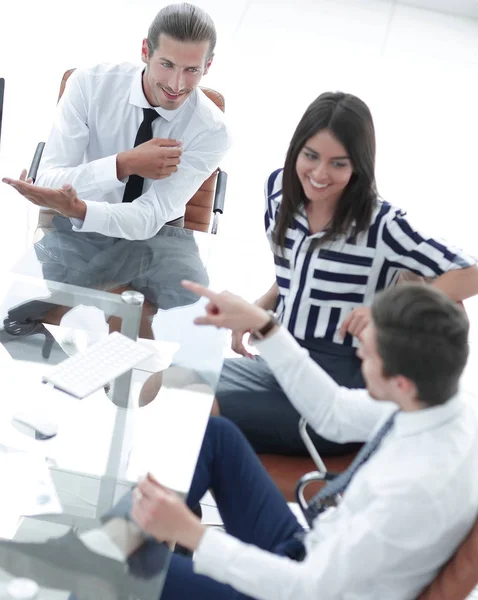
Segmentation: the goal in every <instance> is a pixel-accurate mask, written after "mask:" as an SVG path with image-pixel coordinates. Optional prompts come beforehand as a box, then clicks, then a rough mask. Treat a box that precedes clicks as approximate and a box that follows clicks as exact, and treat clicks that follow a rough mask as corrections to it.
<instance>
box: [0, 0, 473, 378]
mask: <svg viewBox="0 0 478 600" xmlns="http://www.w3.org/2000/svg"><path fill="white" fill-rule="evenodd" d="M460 1H461V0H457V4H459V3H460ZM197 3H198V4H200V5H201V6H203V7H204V8H205V9H206V10H208V11H209V12H210V14H211V15H212V16H213V18H214V19H215V21H216V24H217V27H218V34H219V42H218V46H217V52H216V58H215V61H214V64H213V67H212V69H211V71H210V73H209V74H208V75H207V77H206V78H205V79H204V80H203V83H204V85H208V86H210V87H215V88H217V89H218V90H220V91H222V92H223V93H224V95H225V97H226V113H227V117H228V121H229V123H230V126H231V129H232V131H233V135H234V138H235V144H234V147H233V149H232V150H231V152H230V154H229V156H228V157H227V159H226V160H225V162H224V165H223V166H224V167H225V168H226V170H227V171H228V173H229V183H228V193H227V204H226V214H225V215H224V218H223V221H222V229H221V235H222V236H223V237H224V238H225V239H226V240H230V252H229V253H228V254H227V255H225V267H226V266H227V269H224V281H225V285H227V287H229V288H230V289H232V290H234V291H237V292H240V293H242V294H243V295H244V296H246V297H247V298H248V299H254V298H255V297H257V296H258V295H259V294H260V293H261V292H263V291H264V290H265V288H266V287H268V285H269V282H270V281H271V280H272V273H273V271H272V261H271V257H270V253H269V250H268V248H267V244H266V241H265V239H264V235H263V193H262V190H263V183H264V180H265V177H266V176H267V174H268V173H269V172H270V171H272V170H273V169H275V168H277V167H279V166H280V165H281V164H282V162H283V158H284V155H285V152H286V150H287V144H288V141H289V139H290V137H291V135H292V132H293V130H294V127H295V125H296V124H297V122H298V120H299V118H300V116H301V115H302V113H303V111H304V110H305V108H306V107H307V105H308V104H309V103H310V102H311V101H312V100H313V99H314V98H315V97H316V96H317V95H319V94H320V93H321V92H324V91H327V90H337V89H341V90H344V91H347V92H352V93H354V94H356V95H359V96H360V97H362V98H363V99H364V100H365V101H366V102H367V103H368V104H369V106H370V107H371V109H372V112H373V115H374V118H375V124H376V130H377V141H378V159H377V181H378V186H379V190H380V192H381V194H382V195H383V196H384V197H385V198H386V199H387V200H389V201H391V202H392V203H394V204H396V205H399V206H401V207H402V208H405V209H407V210H408V213H409V216H410V217H411V218H412V220H413V221H414V222H415V223H417V224H418V225H419V226H420V227H422V228H423V229H424V230H426V231H428V232H430V233H432V234H438V235H442V236H444V237H446V238H447V239H449V240H450V241H453V242H454V243H456V244H457V245H459V246H462V247H463V248H465V249H466V250H467V251H468V252H470V253H472V254H474V255H478V236H476V220H477V216H478V208H477V206H478V202H477V200H478V191H477V186H476V140H477V139H478V111H477V109H476V107H477V106H478V20H473V19H467V18H464V17H454V16H450V15H445V14H441V13H438V12H432V11H427V10H423V9H419V8H413V7H410V6H406V5H402V4H398V3H397V2H395V1H391V0H287V1H286V0H235V2H225V1H224V0H197ZM164 4H165V3H164ZM76 6H77V9H76V11H75V9H73V8H72V4H71V3H69V2H61V1H60V0H44V1H43V2H36V1H34V0H24V1H23V2H21V3H18V2H17V3H9V4H8V7H7V6H2V8H1V14H0V76H4V77H5V78H6V82H7V84H6V102H5V109H4V122H3V138H2V146H1V149H0V177H1V176H5V175H10V176H11V175H16V174H18V173H19V172H20V170H21V169H22V168H23V167H24V166H26V165H28V163H29V161H30V159H31V156H32V154H33V151H34V148H35V145H36V143H37V141H39V140H41V139H45V137H46V136H47V134H48V130H49V127H50V124H51V121H52V117H53V112H54V108H55V102H56V95H57V90H58V84H59V81H60V78H61V75H62V73H63V72H64V71H65V70H66V69H67V68H70V67H73V66H80V65H86V64H92V63H95V62H111V61H123V60H127V61H132V62H136V61H137V60H138V59H139V53H140V45H141V39H142V38H143V37H144V35H145V32H146V29H147V26H148V24H149V22H150V20H151V19H152V18H153V16H154V14H155V13H156V11H157V10H159V9H160V8H161V6H162V4H161V3H160V4H158V3H157V2H153V1H152V0H134V1H133V0H115V1H113V0H101V2H97V1H93V0H83V2H82V3H81V8H80V5H76ZM0 190H1V200H2V207H3V214H4V218H5V222H7V223H8V226H7V227H3V229H2V235H1V236H0V256H1V265H0V268H3V269H7V268H8V267H9V266H11V265H12V264H13V263H14V262H15V261H16V260H17V259H18V257H19V256H20V255H21V254H22V253H23V252H24V250H25V248H26V247H27V245H28V244H29V242H30V240H31V235H32V226H33V223H34V222H35V220H36V215H35V209H34V208H32V207H31V206H29V205H27V203H26V202H25V201H23V199H22V198H20V197H19V196H17V195H16V194H15V193H13V192H12V191H11V190H10V189H8V188H7V187H6V186H3V185H2V184H0ZM467 309H468V311H469V313H470V315H471V317H472V323H475V322H476V321H477V319H476V318H475V314H476V313H478V301H477V300H472V301H470V302H468V303H467ZM476 328H477V326H476V325H474V329H476ZM474 338H475V333H474V331H473V334H472V349H474V346H475V343H474ZM473 363H474V361H473V362H471V363H470V366H469V368H468V370H467V375H466V378H465V382H466V385H467V386H468V387H470V389H472V388H474V387H475V381H476V376H475V375H474V372H473V368H472V364H473Z"/></svg>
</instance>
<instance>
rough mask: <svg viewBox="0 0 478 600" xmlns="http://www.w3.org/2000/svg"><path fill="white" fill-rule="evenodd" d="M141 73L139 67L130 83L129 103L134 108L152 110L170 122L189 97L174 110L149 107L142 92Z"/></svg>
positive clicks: (142, 70) (141, 69)
mask: <svg viewBox="0 0 478 600" xmlns="http://www.w3.org/2000/svg"><path fill="white" fill-rule="evenodd" d="M143 72H144V67H141V68H139V69H138V71H137V72H136V73H135V74H134V77H133V81H132V83H131V90H130V93H129V103H130V104H133V105H134V106H139V107H140V108H152V109H153V110H155V111H156V112H157V113H158V115H159V116H160V117H163V119H166V121H172V120H173V119H174V118H175V117H176V115H178V114H179V113H180V112H181V111H182V110H183V108H184V107H185V106H186V104H187V103H188V102H189V100H190V97H189V98H187V99H186V101H185V102H183V104H181V106H180V107H179V108H177V109H176V110H166V109H165V108H162V107H161V106H151V104H150V103H149V102H148V100H147V99H146V96H145V95H144V92H143V81H142V77H143Z"/></svg>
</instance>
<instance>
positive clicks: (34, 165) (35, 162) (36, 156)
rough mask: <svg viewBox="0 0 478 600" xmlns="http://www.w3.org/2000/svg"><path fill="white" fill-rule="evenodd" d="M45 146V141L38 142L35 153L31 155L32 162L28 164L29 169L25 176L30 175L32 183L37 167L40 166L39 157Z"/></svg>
mask: <svg viewBox="0 0 478 600" xmlns="http://www.w3.org/2000/svg"><path fill="white" fill-rule="evenodd" d="M44 147H45V142H40V143H39V144H38V146H37V149H36V150H35V154H34V155H33V160H32V164H31V165H30V169H29V171H28V175H27V178H28V179H29V178H30V177H31V178H32V179H33V183H35V179H36V178H37V173H38V167H39V166H40V161H41V157H42V154H43V148H44Z"/></svg>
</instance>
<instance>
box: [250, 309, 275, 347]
mask: <svg viewBox="0 0 478 600" xmlns="http://www.w3.org/2000/svg"><path fill="white" fill-rule="evenodd" d="M267 314H268V315H269V317H270V319H269V320H268V321H267V323H266V324H265V325H263V326H262V327H261V328H260V329H254V330H253V331H251V333H250V335H249V340H250V341H251V342H260V341H261V340H263V339H264V338H265V337H266V335H267V334H268V333H269V331H270V330H271V329H273V328H274V327H275V326H276V325H277V326H280V323H279V319H278V317H277V315H276V313H275V312H274V311H273V310H268V311H267Z"/></svg>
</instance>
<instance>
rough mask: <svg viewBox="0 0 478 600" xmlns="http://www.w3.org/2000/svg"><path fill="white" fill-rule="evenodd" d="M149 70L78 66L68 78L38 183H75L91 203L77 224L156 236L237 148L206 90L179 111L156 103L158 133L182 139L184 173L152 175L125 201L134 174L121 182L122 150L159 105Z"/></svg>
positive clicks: (104, 230) (155, 129) (132, 235)
mask: <svg viewBox="0 0 478 600" xmlns="http://www.w3.org/2000/svg"><path fill="white" fill-rule="evenodd" d="M142 71H143V68H141V67H138V66H136V65H131V64H127V63H123V64H120V65H98V66H95V67H93V68H90V69H77V70H75V72H74V73H73V74H72V75H71V76H70V78H69V79H68V81H67V84H66V88H65V91H64V93H63V96H62V97H61V100H60V102H59V104H58V110H57V115H56V119H55V122H54V124H53V128H52V131H51V134H50V137H49V139H48V142H47V144H46V146H45V151H44V153H43V158H42V161H41V165H40V169H39V173H38V178H37V181H36V183H37V185H40V186H46V187H52V188H57V187H61V186H62V185H63V184H65V183H69V184H71V185H72V186H73V187H74V188H75V190H76V192H77V193H78V197H79V198H80V199H81V200H84V201H85V202H86V205H87V209H86V218H85V220H84V221H81V220H78V219H72V221H73V224H74V225H75V229H76V230H77V231H81V232H96V233H101V234H103V235H107V236H112V237H117V238H126V239H148V238H150V237H152V236H154V235H155V234H156V233H157V232H158V231H159V229H161V227H162V226H163V225H164V224H165V223H167V222H168V221H171V220H173V219H177V218H179V217H181V216H183V215H184V210H185V205H186V203H187V202H188V200H190V198H191V197H192V196H193V195H194V193H195V192H196V191H197V190H198V188H199V187H200V186H201V184H202V183H203V182H204V181H205V180H206V179H207V178H208V177H209V175H210V174H211V173H213V172H214V171H215V170H216V168H217V167H218V166H219V164H220V162H221V160H222V159H223V157H224V155H225V153H226V151H227V149H228V147H229V145H230V140H229V135H228V132H227V129H226V127H225V125H224V116H223V113H222V112H221V110H220V109H219V108H218V107H217V106H216V105H215V104H214V103H213V102H212V101H211V100H209V98H208V97H207V96H206V95H205V94H204V93H203V92H202V91H201V90H199V89H196V90H195V91H194V92H193V94H192V95H191V96H190V97H189V98H188V99H187V100H186V102H185V103H184V104H183V105H182V106H180V107H179V108H178V109H177V110H174V111H172V110H165V109H163V108H161V107H154V108H155V110H156V111H157V112H158V114H159V115H160V118H158V119H156V120H155V121H154V123H153V137H156V138H170V139H175V140H181V141H182V143H183V154H182V156H181V163H180V165H179V168H178V171H177V172H176V173H174V174H173V175H171V176H170V177H167V178H166V179H161V180H156V181H153V180H151V179H145V184H144V193H143V195H142V196H140V197H139V198H138V199H137V200H135V201H134V202H131V203H125V204H122V199H123V192H124V188H125V184H126V182H127V178H126V179H124V180H122V181H119V180H118V178H117V173H116V155H117V154H118V153H119V152H122V151H125V150H130V149H131V148H133V146H134V140H135V138H136V134H137V131H138V128H139V126H140V124H141V122H142V120H143V108H151V106H150V104H149V103H148V101H147V99H146V97H145V95H144V92H143V88H142V81H141V78H142Z"/></svg>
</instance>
